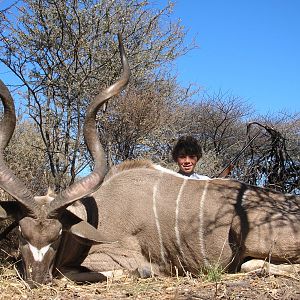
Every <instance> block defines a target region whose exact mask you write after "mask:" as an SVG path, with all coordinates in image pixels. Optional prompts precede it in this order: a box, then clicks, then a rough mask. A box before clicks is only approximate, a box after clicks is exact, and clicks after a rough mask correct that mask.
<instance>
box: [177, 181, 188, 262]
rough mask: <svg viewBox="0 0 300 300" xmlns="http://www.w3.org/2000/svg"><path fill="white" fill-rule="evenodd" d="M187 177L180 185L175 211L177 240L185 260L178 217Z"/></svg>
mask: <svg viewBox="0 0 300 300" xmlns="http://www.w3.org/2000/svg"><path fill="white" fill-rule="evenodd" d="M187 178H188V177H187ZM187 178H184V180H183V182H182V185H181V187H180V190H179V193H178V196H177V199H176V211H175V215H176V219H175V234H176V242H177V245H178V248H179V251H180V254H181V256H182V257H183V259H184V260H185V258H184V253H183V251H182V249H181V240H180V233H179V229H178V217H179V204H180V200H181V196H182V192H183V189H184V187H185V184H186V182H187Z"/></svg>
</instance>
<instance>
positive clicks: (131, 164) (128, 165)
mask: <svg viewBox="0 0 300 300" xmlns="http://www.w3.org/2000/svg"><path fill="white" fill-rule="evenodd" d="M142 168H143V169H145V168H146V169H155V165H154V164H153V162H151V161H150V160H147V159H141V160H125V161H124V162H122V163H120V164H119V165H115V166H113V167H112V168H111V169H110V170H109V171H108V173H107V174H106V176H105V178H104V181H107V180H108V179H110V178H111V177H113V176H115V175H117V174H119V173H122V172H124V171H127V170H132V169H142Z"/></svg>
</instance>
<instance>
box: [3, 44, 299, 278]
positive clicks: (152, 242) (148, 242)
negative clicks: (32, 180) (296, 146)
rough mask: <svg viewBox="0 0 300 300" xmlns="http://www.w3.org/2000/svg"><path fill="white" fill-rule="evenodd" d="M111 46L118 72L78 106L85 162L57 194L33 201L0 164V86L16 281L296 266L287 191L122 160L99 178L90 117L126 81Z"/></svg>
mask: <svg viewBox="0 0 300 300" xmlns="http://www.w3.org/2000/svg"><path fill="white" fill-rule="evenodd" d="M120 51H121V57H122V64H123V69H124V70H123V73H122V76H121V78H120V79H119V80H118V81H117V82H116V83H115V84H114V85H112V86H111V87H109V88H107V89H106V90H104V91H102V92H100V93H99V95H98V96H97V97H96V98H95V100H94V101H93V102H92V103H91V104H90V106H89V107H88V109H87V115H86V120H85V125H84V135H85V139H86V143H87V145H88V148H89V151H90V152H91V155H92V157H93V159H94V161H95V168H94V170H93V172H92V173H91V174H89V175H88V176H87V177H86V178H83V179H81V180H80V181H78V182H76V183H75V184H73V185H72V186H70V187H69V188H67V189H66V190H65V191H63V192H61V193H60V194H58V195H51V194H48V195H47V196H45V197H34V196H33V194H32V193H31V192H30V191H28V189H27V188H26V187H25V186H24V185H23V184H22V183H21V182H19V181H18V180H17V178H16V177H15V176H14V175H13V174H12V172H11V171H10V170H9V169H8V168H7V167H6V165H5V163H4V160H3V154H2V153H3V150H4V148H5V147H6V145H7V143H8V142H9V139H10V137H11V135H12V133H13V130H14V123H15V119H14V118H15V116H14V108H13V101H12V98H11V96H10V94H9V92H8V90H7V89H6V87H5V86H4V84H2V83H1V86H0V91H1V99H2V102H3V104H4V118H3V119H2V123H1V129H0V134H1V135H0V147H1V149H0V150H1V151H0V152H1V156H0V186H1V187H2V188H3V189H4V190H6V191H7V192H8V193H10V194H11V195H12V196H13V197H14V198H15V199H16V200H17V201H16V202H1V203H0V204H1V206H2V209H0V217H2V218H5V217H7V216H13V217H14V218H15V219H16V220H18V222H19V227H20V230H19V232H20V238H19V240H20V251H21V254H22V258H23V262H24V276H25V278H26V279H27V280H33V281H36V282H39V283H45V282H49V281H51V279H52V275H53V274H55V273H56V269H58V270H59V271H60V272H61V273H63V274H65V275H66V276H68V277H70V278H71V279H74V280H80V281H82V280H83V281H95V280H101V279H103V276H102V275H101V273H100V272H103V271H110V270H116V269H126V270H129V271H136V270H137V271H138V274H139V275H140V276H142V277H147V276H150V275H152V274H157V275H160V274H175V273H177V274H184V273H185V272H191V273H193V274H196V273H197V272H198V271H199V270H200V269H201V268H203V267H209V266H210V265H214V264H218V265H220V266H222V267H224V268H226V269H228V270H229V271H236V270H238V269H239V267H240V265H241V263H242V262H243V261H244V259H245V258H247V257H250V258H259V259H267V260H268V261H270V262H275V263H292V264H294V263H295V264H296V263H300V200H299V197H297V196H292V195H284V194H280V193H277V192H274V191H270V190H266V189H262V188H259V187H254V186H250V185H246V184H244V183H241V182H238V181H234V180H229V179H210V180H194V179H188V178H187V177H183V176H181V175H179V174H177V173H175V172H172V171H169V170H167V169H164V168H162V167H160V166H156V165H154V164H152V163H150V162H147V161H144V162H125V163H123V164H121V165H120V166H118V167H114V168H112V170H110V172H109V173H108V174H107V175H106V177H105V178H104V176H105V173H106V172H105V166H106V161H105V155H104V153H103V150H102V147H101V144H100V141H99V140H98V136H97V131H96V124H95V117H96V113H97V111H98V110H99V108H100V107H101V105H103V104H104V103H105V102H106V101H107V100H108V99H109V98H111V97H112V96H114V95H116V94H117V93H119V91H120V90H121V89H122V88H123V87H124V86H125V85H126V84H127V82H128V79H129V75H130V71H129V66H128V63H127V60H126V57H125V54H124V49H123V46H122V43H121V42H120ZM77 200H79V201H77ZM76 201H77V202H76ZM72 204H73V205H72ZM95 228H97V230H96V229H95ZM85 271H88V272H85Z"/></svg>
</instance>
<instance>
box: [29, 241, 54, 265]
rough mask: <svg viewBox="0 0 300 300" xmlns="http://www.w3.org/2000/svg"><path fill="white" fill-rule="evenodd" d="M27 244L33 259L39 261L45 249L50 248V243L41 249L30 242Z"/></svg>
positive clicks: (45, 251) (42, 257)
mask: <svg viewBox="0 0 300 300" xmlns="http://www.w3.org/2000/svg"><path fill="white" fill-rule="evenodd" d="M28 245H29V249H30V251H31V253H32V255H33V259H34V260H35V261H40V262H41V261H42V260H43V259H44V256H45V254H46V253H47V251H48V250H49V248H50V244H49V245H47V246H45V247H42V248H41V249H38V248H37V247H34V246H32V245H31V244H30V243H28Z"/></svg>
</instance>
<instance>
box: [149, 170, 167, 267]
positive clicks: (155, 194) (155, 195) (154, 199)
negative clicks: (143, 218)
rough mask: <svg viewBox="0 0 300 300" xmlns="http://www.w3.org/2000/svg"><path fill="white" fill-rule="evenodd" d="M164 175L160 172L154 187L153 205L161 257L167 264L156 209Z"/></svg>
mask: <svg viewBox="0 0 300 300" xmlns="http://www.w3.org/2000/svg"><path fill="white" fill-rule="evenodd" d="M162 175H163V172H160V177H159V179H158V180H157V181H156V183H155V184H154V186H153V199H152V203H153V213H154V218H155V224H156V228H157V234H158V238H159V245H160V255H161V258H162V260H163V261H164V263H165V264H166V258H165V249H164V245H163V240H162V234H161V229H160V224H159V219H158V214H157V209H156V199H157V193H158V186H159V183H160V178H161V177H162Z"/></svg>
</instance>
